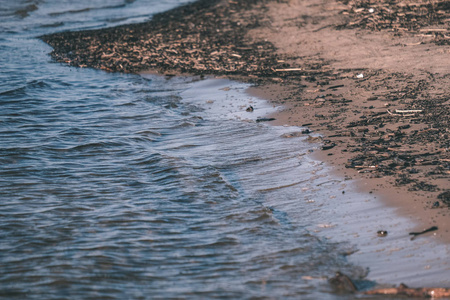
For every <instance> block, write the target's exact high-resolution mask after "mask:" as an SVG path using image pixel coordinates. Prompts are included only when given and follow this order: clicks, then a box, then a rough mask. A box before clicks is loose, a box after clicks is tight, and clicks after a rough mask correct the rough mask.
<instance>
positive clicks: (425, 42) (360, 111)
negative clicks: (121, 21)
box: [42, 0, 450, 276]
mask: <svg viewBox="0 0 450 300" xmlns="http://www.w3.org/2000/svg"><path fill="white" fill-rule="evenodd" d="M357 3H359V2H353V1H350V2H348V1H335V0H311V1H300V0H291V1H269V0H268V1H257V0H255V1H225V0H224V1H197V2H195V3H193V4H189V5H187V6H184V7H181V8H177V9H174V10H171V11H169V12H166V13H163V14H159V15H156V16H155V17H154V18H153V20H152V21H150V22H148V23H144V24H135V25H129V26H121V27H116V28H111V29H102V30H93V31H83V32H75V33H73V32H64V33H59V34H55V35H49V36H44V37H42V39H43V40H44V41H46V42H47V43H49V44H50V45H51V46H53V47H54V51H53V52H52V56H53V57H54V58H55V59H56V60H57V61H60V62H65V63H68V64H69V65H72V66H78V67H94V68H98V69H102V70H106V71H114V72H117V71H119V72H133V73H139V72H143V71H145V70H147V71H148V70H150V71H151V72H157V73H159V74H162V75H168V76H172V75H176V74H195V75H201V76H203V75H205V76H206V75H215V76H225V77H227V78H231V79H237V80H241V81H245V82H249V83H252V84H254V87H253V88H250V89H249V93H251V94H252V95H255V96H258V97H261V98H264V99H268V100H270V101H272V102H273V103H274V104H275V105H283V107H284V108H285V109H284V110H283V111H282V112H280V113H277V114H276V115H275V116H273V117H274V118H275V119H276V120H275V121H273V122H272V123H273V124H275V125H284V124H288V125H294V126H301V127H304V128H308V129H309V130H310V132H312V133H319V134H321V136H322V138H321V139H314V138H311V139H312V140H313V142H316V143H317V151H315V152H314V154H313V155H314V157H315V158H317V159H320V160H322V161H325V162H326V163H327V164H329V165H331V166H333V170H334V172H335V173H336V174H337V175H338V176H341V177H344V178H348V179H350V178H351V179H353V180H355V182H356V183H357V186H358V188H359V189H361V191H362V192H363V193H367V194H370V195H372V196H376V197H377V198H378V199H380V198H381V199H383V201H384V202H385V203H386V204H387V205H389V206H391V207H393V208H397V212H398V213H399V214H401V215H403V216H404V217H406V218H409V219H410V220H411V221H412V223H414V224H418V225H417V228H411V229H410V230H411V231H421V230H424V229H426V228H429V227H431V226H437V227H438V228H439V229H438V230H437V231H435V232H433V233H431V236H433V237H437V238H439V240H440V241H443V242H445V243H447V244H448V243H449V242H450V222H449V221H448V220H449V219H450V215H449V213H450V211H449V205H450V189H449V186H450V185H449V176H450V155H449V154H450V152H449V147H450V141H449V132H448V130H449V129H448V128H449V118H448V116H449V104H450V102H449V100H450V98H449V95H450V63H449V57H450V46H449V30H450V27H449V26H450V23H449V21H448V20H449V19H450V15H449V14H450V13H449V10H448V1H434V2H433V3H434V4H433V5H431V4H426V3H423V4H420V3H409V2H406V1H405V2H398V3H396V4H392V3H390V4H388V3H387V1H377V2H376V3H374V4H373V5H372V6H370V5H368V4H364V5H363V4H359V5H357ZM305 134H308V133H307V132H305ZM433 207H435V208H433ZM374 230H375V229H374ZM404 234H405V235H407V232H405V233H404ZM428 237H430V234H428ZM410 251H413V250H410ZM383 253H384V252H383ZM411 253H412V252H411ZM431 256H432V255H431ZM431 256H430V257H431ZM433 259H434V262H436V258H435V257H434V258H433ZM442 275H443V274H441V273H440V274H435V276H442ZM444 275H445V274H444Z"/></svg>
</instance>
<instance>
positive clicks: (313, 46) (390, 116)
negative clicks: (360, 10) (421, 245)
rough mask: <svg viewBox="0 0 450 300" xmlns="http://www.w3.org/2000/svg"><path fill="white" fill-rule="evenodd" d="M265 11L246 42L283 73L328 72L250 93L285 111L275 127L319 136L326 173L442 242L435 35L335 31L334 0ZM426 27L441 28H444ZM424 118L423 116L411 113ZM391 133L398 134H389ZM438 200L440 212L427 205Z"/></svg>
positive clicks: (444, 152)
mask: <svg viewBox="0 0 450 300" xmlns="http://www.w3.org/2000/svg"><path fill="white" fill-rule="evenodd" d="M269 7H270V8H269V10H268V13H267V18H268V19H269V20H270V24H271V27H270V29H267V28H257V29H254V30H252V31H251V32H250V34H249V35H250V36H252V37H253V38H254V39H256V40H258V39H262V38H264V39H267V40H268V41H270V42H271V43H273V44H274V45H275V47H276V48H277V49H278V53H279V54H280V55H283V56H285V57H286V61H288V62H289V64H290V66H291V67H292V68H293V67H298V68H301V67H303V66H304V65H305V63H307V62H314V63H318V62H319V61H320V62H322V63H323V64H324V66H323V67H322V69H324V68H325V69H326V70H329V71H328V74H329V75H328V74H327V75H325V76H318V78H314V80H308V78H307V76H305V75H303V76H302V75H300V77H303V78H302V79H304V80H299V82H298V83H297V82H296V83H294V84H292V83H290V82H288V80H283V83H282V84H281V85H280V84H277V85H274V84H271V85H267V86H262V87H257V88H255V89H253V90H252V91H251V92H252V93H255V94H257V95H260V96H261V97H263V98H269V99H271V100H272V101H276V102H281V103H284V104H286V105H287V109H286V110H284V111H283V112H282V113H281V114H279V115H277V116H276V118H277V121H275V122H274V124H290V125H297V126H301V125H304V124H307V126H308V127H309V128H310V129H311V130H312V131H313V132H317V133H320V134H322V135H323V137H324V141H325V146H326V145H330V147H331V146H332V148H331V149H329V150H324V151H317V152H316V154H315V157H316V158H318V159H320V160H323V161H326V162H327V163H329V164H331V165H332V166H334V170H335V171H336V173H338V174H341V175H342V176H346V177H349V178H350V177H351V178H353V179H358V180H360V183H359V187H360V188H361V189H362V190H363V191H364V192H372V193H376V194H379V195H380V196H382V197H381V198H382V199H384V200H385V202H386V203H387V204H388V205H392V206H394V207H400V208H401V209H400V210H399V212H400V213H401V214H403V215H405V216H407V217H409V218H411V220H413V221H419V223H420V224H421V225H420V228H416V229H417V230H418V229H424V228H428V227H431V226H438V227H439V229H440V230H439V231H438V233H437V234H438V235H439V237H440V238H441V239H442V240H445V241H446V242H449V241H450V232H449V230H450V222H449V219H450V215H449V211H448V202H447V203H446V202H445V201H442V198H443V196H441V197H439V195H442V194H443V193H444V192H446V191H447V193H448V191H449V189H448V188H449V186H450V184H449V173H450V171H449V164H448V163H449V148H448V145H449V139H448V104H449V96H448V95H449V94H450V76H449V74H450V73H449V71H450V63H445V62H448V61H449V57H450V47H449V46H448V45H447V46H445V45H438V44H437V43H436V36H433V35H430V34H426V35H425V34H423V32H424V31H421V30H420V29H419V30H418V31H413V32H406V33H403V34H401V35H399V34H398V32H396V31H393V30H381V31H369V30H367V29H360V28H353V29H351V30H345V29H344V30H338V29H337V27H338V26H339V24H348V23H349V22H350V21H349V17H348V15H346V14H343V12H345V11H346V9H347V10H348V7H349V6H345V5H343V4H342V3H337V2H334V1H308V2H307V3H306V2H305V1H289V2H288V3H273V4H271V5H270V6H269ZM367 9H370V8H366V10H367ZM299 22H300V24H299ZM433 28H448V23H446V26H437V25H435V26H433ZM443 62H444V63H443ZM297 84H299V85H300V87H299V86H298V85H297ZM280 89H281V90H280ZM425 103H426V104H425ZM433 105H435V107H431V106H433ZM397 110H400V111H403V110H417V111H421V112H420V113H396V111H397ZM423 114H429V116H428V118H424V117H421V116H419V115H423ZM437 131H439V133H437ZM431 132H436V133H437V134H433V135H431V134H430V133H431ZM395 135H398V136H401V137H400V138H399V139H395V138H390V137H389V136H391V137H394V136H395ZM420 135H422V136H423V137H421V136H420ZM425 136H426V137H425ZM324 141H322V142H324ZM437 201H439V208H432V207H433V204H435V203H436V202H437ZM435 205H436V204H435Z"/></svg>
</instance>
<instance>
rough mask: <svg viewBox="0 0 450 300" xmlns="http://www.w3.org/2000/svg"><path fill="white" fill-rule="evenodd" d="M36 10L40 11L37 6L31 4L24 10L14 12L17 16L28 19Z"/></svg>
mask: <svg viewBox="0 0 450 300" xmlns="http://www.w3.org/2000/svg"><path fill="white" fill-rule="evenodd" d="M35 10H38V7H37V5H35V4H30V5H27V6H26V7H24V8H21V9H18V10H16V11H15V12H14V14H15V15H16V16H19V17H21V18H26V17H28V16H29V15H30V12H33V11H35Z"/></svg>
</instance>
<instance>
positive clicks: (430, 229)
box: [409, 226, 438, 241]
mask: <svg viewBox="0 0 450 300" xmlns="http://www.w3.org/2000/svg"><path fill="white" fill-rule="evenodd" d="M435 230H438V228H437V226H433V227H430V228H428V229H425V230H424V231H421V232H410V233H409V235H412V236H413V237H412V238H411V241H412V240H414V239H415V238H416V237H417V236H419V235H421V234H424V233H427V232H431V231H435Z"/></svg>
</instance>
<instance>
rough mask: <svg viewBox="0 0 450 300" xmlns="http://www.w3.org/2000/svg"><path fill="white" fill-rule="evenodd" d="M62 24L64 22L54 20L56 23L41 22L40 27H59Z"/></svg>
mask: <svg viewBox="0 0 450 300" xmlns="http://www.w3.org/2000/svg"><path fill="white" fill-rule="evenodd" d="M61 26H64V22H56V23H50V24H42V25H41V26H39V27H41V28H52V27H61Z"/></svg>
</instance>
